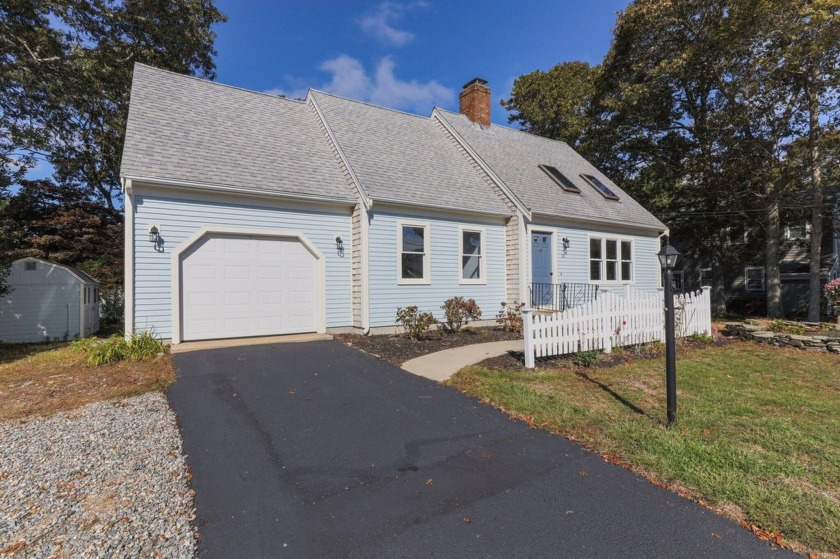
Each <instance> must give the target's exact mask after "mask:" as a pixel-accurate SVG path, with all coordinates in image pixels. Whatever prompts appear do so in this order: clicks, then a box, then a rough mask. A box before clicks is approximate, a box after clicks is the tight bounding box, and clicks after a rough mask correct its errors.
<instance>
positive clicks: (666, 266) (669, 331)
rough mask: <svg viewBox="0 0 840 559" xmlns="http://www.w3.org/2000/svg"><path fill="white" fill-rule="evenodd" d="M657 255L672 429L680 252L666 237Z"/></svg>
mask: <svg viewBox="0 0 840 559" xmlns="http://www.w3.org/2000/svg"><path fill="white" fill-rule="evenodd" d="M657 256H659V265H660V266H661V267H662V271H663V272H664V273H665V278H664V281H663V284H664V286H663V287H664V288H665V387H666V393H667V397H668V423H667V426H668V428H669V429H670V428H671V427H672V426H673V425H674V422H675V421H676V420H677V354H676V340H675V333H674V329H675V328H674V293H673V290H672V283H673V281H674V274H673V270H674V266H676V264H677V259H678V258H679V257H680V253H679V251H678V250H677V249H675V248H674V247H672V246H671V242H670V241H669V240H667V239H666V241H665V246H664V247H662V250H660V251H659V254H658V255H657Z"/></svg>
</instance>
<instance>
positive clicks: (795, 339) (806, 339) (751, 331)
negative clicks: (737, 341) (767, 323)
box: [724, 322, 840, 353]
mask: <svg viewBox="0 0 840 559" xmlns="http://www.w3.org/2000/svg"><path fill="white" fill-rule="evenodd" d="M724 334H725V335H727V336H737V337H739V338H743V339H745V340H752V341H755V342H758V343H762V344H769V345H774V346H780V347H794V348H796V349H801V350H803V351H819V352H825V351H830V352H832V353H840V334H836V333H832V334H830V335H825V336H824V335H820V334H810V335H804V336H799V335H796V334H785V333H782V332H771V331H770V330H765V329H764V327H762V326H758V325H756V324H744V323H741V322H727V323H726V330H724Z"/></svg>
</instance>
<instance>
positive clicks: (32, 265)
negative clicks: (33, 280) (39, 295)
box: [23, 260, 38, 272]
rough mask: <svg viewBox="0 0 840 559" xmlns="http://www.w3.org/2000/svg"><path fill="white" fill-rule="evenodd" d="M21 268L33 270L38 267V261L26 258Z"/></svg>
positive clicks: (28, 270)
mask: <svg viewBox="0 0 840 559" xmlns="http://www.w3.org/2000/svg"><path fill="white" fill-rule="evenodd" d="M23 269H24V270H26V271H27V272H34V271H35V270H37V269H38V263H37V262H35V261H34V260H27V261H26V262H25V263H24V265H23Z"/></svg>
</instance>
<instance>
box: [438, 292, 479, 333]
mask: <svg viewBox="0 0 840 559" xmlns="http://www.w3.org/2000/svg"><path fill="white" fill-rule="evenodd" d="M441 308H442V309H443V314H444V316H446V327H447V328H449V330H450V331H452V332H460V331H461V328H462V327H463V326H466V325H467V324H469V322H470V320H478V319H480V318H481V309H479V308H478V304H477V303H476V302H475V299H464V298H463V297H452V298H451V299H447V300H446V301H444V302H443V306H442V307H441Z"/></svg>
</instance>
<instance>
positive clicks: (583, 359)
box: [575, 349, 600, 367]
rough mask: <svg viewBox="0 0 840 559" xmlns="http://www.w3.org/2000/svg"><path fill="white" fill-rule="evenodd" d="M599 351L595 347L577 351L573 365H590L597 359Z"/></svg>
mask: <svg viewBox="0 0 840 559" xmlns="http://www.w3.org/2000/svg"><path fill="white" fill-rule="evenodd" d="M599 353H600V352H599V351H598V350H597V349H591V350H589V351H579V352H578V353H577V355H575V365H577V366H578V367H591V366H592V365H594V364H595V362H596V361H598V354H599Z"/></svg>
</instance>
